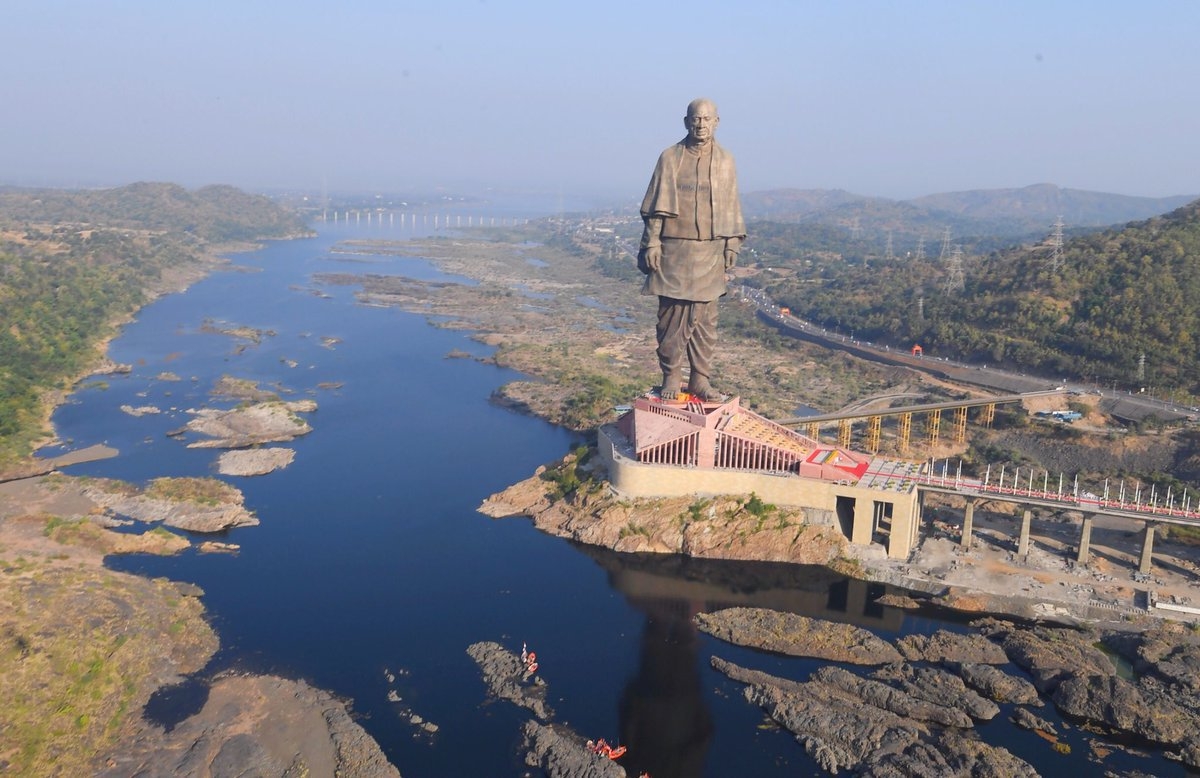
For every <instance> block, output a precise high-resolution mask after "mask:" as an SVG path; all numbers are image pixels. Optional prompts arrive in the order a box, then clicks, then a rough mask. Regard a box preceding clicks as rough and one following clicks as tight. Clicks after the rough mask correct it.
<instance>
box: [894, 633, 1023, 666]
mask: <svg viewBox="0 0 1200 778" xmlns="http://www.w3.org/2000/svg"><path fill="white" fill-rule="evenodd" d="M896 647H897V648H898V649H900V653H902V654H904V658H905V659H907V660H908V661H910V662H982V663H984V664H989V665H1006V664H1008V656H1007V655H1006V654H1005V653H1004V649H1002V648H1000V646H998V645H996V644H995V643H993V642H992V641H990V640H988V639H987V638H985V637H984V636H983V635H977V634H965V635H963V634H959V633H957V632H949V631H947V630H944V629H939V630H938V631H937V632H935V633H933V634H932V635H905V636H903V637H901V638H900V639H898V640H897V641H896Z"/></svg>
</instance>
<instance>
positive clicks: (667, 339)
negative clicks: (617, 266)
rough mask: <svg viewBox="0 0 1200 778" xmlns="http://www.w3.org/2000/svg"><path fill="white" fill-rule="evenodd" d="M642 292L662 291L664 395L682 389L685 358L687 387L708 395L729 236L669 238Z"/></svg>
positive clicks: (660, 350) (659, 330)
mask: <svg viewBox="0 0 1200 778" xmlns="http://www.w3.org/2000/svg"><path fill="white" fill-rule="evenodd" d="M642 294H654V295H658V326H657V328H656V331H655V332H656V334H657V336H658V364H659V367H661V368H662V373H663V383H664V386H663V390H662V391H663V394H664V396H668V397H673V396H674V395H675V393H676V392H678V391H679V383H680V382H681V381H682V377H683V363H684V360H685V359H686V360H687V363H688V365H689V367H690V369H691V375H690V376H689V378H688V384H687V388H688V391H689V392H691V393H693V394H699V395H707V394H708V393H709V392H711V390H712V387H711V385H710V384H709V377H710V376H711V375H712V359H713V353H714V351H715V350H716V346H717V300H718V299H719V298H720V297H721V295H723V294H725V240H724V239H719V240H683V239H672V238H664V239H663V242H662V263H661V267H660V268H659V271H658V272H655V273H650V275H648V276H647V277H646V284H645V286H644V287H643V288H642ZM670 383H674V385H673V386H668V385H667V384H670Z"/></svg>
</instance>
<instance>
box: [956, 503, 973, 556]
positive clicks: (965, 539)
mask: <svg viewBox="0 0 1200 778" xmlns="http://www.w3.org/2000/svg"><path fill="white" fill-rule="evenodd" d="M974 525H975V500H974V498H972V497H968V498H967V508H966V510H964V511H963V528H962V538H960V539H959V543H958V544H959V546H960V547H961V548H962V549H963V550H964V551H970V550H971V532H972V530H973V529H974Z"/></svg>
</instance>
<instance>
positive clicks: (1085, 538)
mask: <svg viewBox="0 0 1200 778" xmlns="http://www.w3.org/2000/svg"><path fill="white" fill-rule="evenodd" d="M1095 518H1096V514H1094V513H1088V514H1086V515H1085V516H1084V517H1083V526H1081V527H1080V528H1079V555H1078V556H1077V557H1075V562H1076V563H1077V564H1080V565H1086V564H1087V563H1088V559H1089V554H1090V552H1091V546H1092V520H1093V519H1095Z"/></svg>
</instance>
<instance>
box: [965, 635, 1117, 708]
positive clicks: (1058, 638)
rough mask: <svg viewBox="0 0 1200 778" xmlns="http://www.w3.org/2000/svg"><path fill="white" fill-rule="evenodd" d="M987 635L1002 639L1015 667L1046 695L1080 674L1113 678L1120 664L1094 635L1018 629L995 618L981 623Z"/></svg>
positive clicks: (1003, 645)
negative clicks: (1100, 644)
mask: <svg viewBox="0 0 1200 778" xmlns="http://www.w3.org/2000/svg"><path fill="white" fill-rule="evenodd" d="M980 625H981V627H982V628H983V630H984V632H985V634H988V636H989V637H990V638H992V639H993V640H998V641H999V642H1000V645H1001V647H1002V648H1003V649H1004V653H1005V654H1007V655H1008V657H1009V658H1010V659H1011V660H1012V661H1013V663H1014V664H1016V665H1018V666H1019V667H1022V668H1024V669H1025V670H1028V671H1029V674H1030V675H1032V676H1033V685H1034V686H1036V687H1037V689H1038V691H1040V692H1043V693H1050V692H1053V691H1054V689H1056V688H1057V687H1058V685H1059V684H1060V683H1062V682H1063V681H1065V680H1066V679H1068V678H1073V677H1075V676H1077V675H1081V676H1087V675H1113V674H1114V673H1116V665H1114V664H1113V662H1112V660H1111V659H1109V657H1108V655H1107V654H1105V653H1104V652H1103V651H1101V650H1100V649H1098V648H1096V647H1095V645H1094V643H1095V642H1096V640H1097V636H1096V634H1095V633H1093V632H1089V631H1084V630H1075V629H1059V628H1052V627H1033V628H1028V627H1018V626H1017V625H1016V624H1012V623H1009V622H1001V621H996V620H995V619H989V620H985V621H983V622H980Z"/></svg>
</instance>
